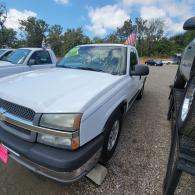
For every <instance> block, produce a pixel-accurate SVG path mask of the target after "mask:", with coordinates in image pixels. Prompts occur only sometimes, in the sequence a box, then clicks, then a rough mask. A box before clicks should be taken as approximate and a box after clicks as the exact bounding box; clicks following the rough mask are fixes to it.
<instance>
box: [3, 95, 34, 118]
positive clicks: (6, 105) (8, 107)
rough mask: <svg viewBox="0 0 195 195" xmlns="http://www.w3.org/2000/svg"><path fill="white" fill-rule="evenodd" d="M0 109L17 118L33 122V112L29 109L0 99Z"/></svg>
mask: <svg viewBox="0 0 195 195" xmlns="http://www.w3.org/2000/svg"><path fill="white" fill-rule="evenodd" d="M0 108H3V109H4V110H5V111H6V112H8V113H11V114H13V115H15V116H17V117H19V118H22V119H26V120H29V121H33V119H34V116H35V112H34V111H33V110H31V109H29V108H26V107H23V106H20V105H17V104H14V103H11V102H8V101H6V100H3V99H0Z"/></svg>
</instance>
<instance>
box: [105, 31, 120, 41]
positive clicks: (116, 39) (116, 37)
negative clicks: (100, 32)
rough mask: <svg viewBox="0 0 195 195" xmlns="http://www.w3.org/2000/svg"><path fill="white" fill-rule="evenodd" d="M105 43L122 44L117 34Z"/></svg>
mask: <svg viewBox="0 0 195 195" xmlns="http://www.w3.org/2000/svg"><path fill="white" fill-rule="evenodd" d="M104 42H106V43H120V40H119V38H118V36H117V34H116V33H112V34H110V35H108V36H107V37H106V38H105V40H104Z"/></svg>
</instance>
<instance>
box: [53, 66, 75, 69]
mask: <svg viewBox="0 0 195 195" xmlns="http://www.w3.org/2000/svg"><path fill="white" fill-rule="evenodd" d="M56 67H59V68H71V69H75V68H74V67H71V66H64V65H56Z"/></svg>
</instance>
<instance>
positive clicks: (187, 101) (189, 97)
mask: <svg viewBox="0 0 195 195" xmlns="http://www.w3.org/2000/svg"><path fill="white" fill-rule="evenodd" d="M194 93H195V77H194V78H193V79H192V81H191V83H190V85H189V87H188V89H187V91H186V95H185V98H184V101H183V105H182V110H181V120H182V121H185V119H186V117H187V115H188V112H189V110H190V107H191V105H192V101H193V99H194Z"/></svg>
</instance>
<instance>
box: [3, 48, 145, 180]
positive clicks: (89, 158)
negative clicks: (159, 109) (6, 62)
mask: <svg viewBox="0 0 195 195" xmlns="http://www.w3.org/2000/svg"><path fill="white" fill-rule="evenodd" d="M148 73H149V69H148V67H147V66H145V65H140V64H139V58H138V54H137V50H136V49H135V48H134V47H132V46H127V45H123V44H92V45H81V46H77V47H74V48H73V49H71V50H70V51H69V52H68V53H67V54H66V55H65V57H64V58H63V59H62V60H61V61H60V62H59V64H58V65H57V67H56V68H52V69H44V70H37V71H32V72H28V73H21V74H17V75H12V76H9V77H4V78H1V79H0V111H1V114H0V129H1V130H0V142H1V143H2V144H3V145H1V150H0V151H4V154H6V155H5V158H3V157H2V156H1V155H0V157H1V159H2V160H3V161H4V162H7V158H8V155H9V157H10V158H12V159H14V160H16V161H17V162H18V163H20V164H22V165H23V166H25V167H27V168H29V169H31V170H33V171H35V172H37V173H39V174H42V175H44V176H47V177H49V178H52V179H55V180H57V181H60V182H72V181H75V180H77V179H80V178H81V177H83V176H84V175H86V174H87V173H88V172H89V171H90V170H91V169H92V168H93V167H94V166H95V165H96V164H97V162H98V161H101V162H102V163H105V162H107V161H108V160H109V159H110V158H111V157H112V155H113V153H114V151H115V148H116V146H117V142H118V139H119V135H120V131H121V125H122V120H123V116H124V115H125V114H126V113H127V111H128V110H129V109H130V108H131V106H132V104H133V102H134V101H135V100H136V99H141V98H142V95H143V91H144V84H145V81H146V76H147V75H148ZM7 154H8V155H7Z"/></svg>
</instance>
